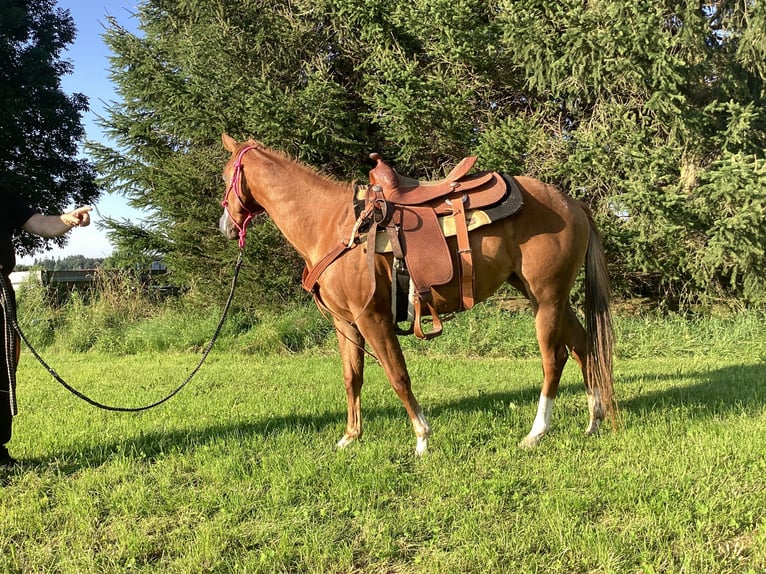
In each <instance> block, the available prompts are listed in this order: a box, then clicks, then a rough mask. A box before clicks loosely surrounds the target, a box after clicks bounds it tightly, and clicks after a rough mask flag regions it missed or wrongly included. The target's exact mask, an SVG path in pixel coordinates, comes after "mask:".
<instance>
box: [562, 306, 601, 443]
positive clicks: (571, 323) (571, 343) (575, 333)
mask: <svg viewBox="0 0 766 574" xmlns="http://www.w3.org/2000/svg"><path fill="white" fill-rule="evenodd" d="M564 341H565V342H566V345H567V347H569V350H570V351H571V353H572V357H574V359H575V361H577V364H578V365H580V370H581V371H582V376H583V381H585V392H586V394H587V396H588V414H589V420H588V427H587V428H586V430H585V434H588V435H592V434H596V432H598V427H599V426H600V425H601V423H602V422H603V420H604V404H603V402H602V400H601V394H600V393H599V391H598V389H591V388H589V387H588V377H587V372H586V370H587V368H588V364H587V361H586V357H587V354H586V343H585V341H586V338H585V329H584V328H583V326H582V324H581V323H580V321H579V320H578V319H577V315H576V314H575V312H574V310H573V309H572V308H571V307H570V308H569V309H567V313H566V315H565V317H564Z"/></svg>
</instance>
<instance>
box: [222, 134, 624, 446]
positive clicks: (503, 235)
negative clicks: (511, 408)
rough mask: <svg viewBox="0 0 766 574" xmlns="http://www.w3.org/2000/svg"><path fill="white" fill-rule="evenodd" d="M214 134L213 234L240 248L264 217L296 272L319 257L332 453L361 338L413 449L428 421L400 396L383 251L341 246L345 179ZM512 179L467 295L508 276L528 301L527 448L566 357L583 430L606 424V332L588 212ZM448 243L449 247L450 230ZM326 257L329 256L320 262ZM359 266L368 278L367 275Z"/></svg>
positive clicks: (599, 256) (542, 425) (356, 371)
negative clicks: (335, 371)
mask: <svg viewBox="0 0 766 574" xmlns="http://www.w3.org/2000/svg"><path fill="white" fill-rule="evenodd" d="M222 141H223V146H224V148H225V149H226V150H227V151H229V152H230V153H231V157H230V159H229V161H228V163H227V164H226V166H225V167H224V170H223V177H224V181H225V183H226V191H225V194H224V199H223V202H222V205H223V206H224V211H223V214H222V216H221V218H220V220H219V229H220V231H221V233H222V234H223V235H224V236H225V237H227V238H229V239H237V238H239V240H240V246H243V245H244V240H245V233H246V229H247V226H248V224H249V223H250V222H251V220H252V219H253V217H255V216H256V215H258V214H260V213H263V212H265V213H266V214H267V215H268V216H269V217H270V218H271V219H272V221H273V222H274V224H275V225H276V226H277V227H278V228H279V230H280V231H281V233H282V234H283V235H284V237H285V238H286V239H287V241H288V242H289V243H290V244H291V245H292V246H293V247H294V248H295V249H296V250H297V252H298V253H299V254H300V256H301V257H302V258H303V260H304V261H305V263H306V269H307V271H310V270H315V269H317V266H318V265H320V264H321V263H322V262H325V263H324V265H325V266H326V267H325V268H324V269H323V270H322V271H321V275H319V277H318V279H317V280H316V286H317V288H318V293H319V294H320V296H321V307H320V308H323V309H324V310H326V311H328V312H329V313H328V314H329V316H331V318H332V321H333V323H334V327H335V330H336V332H337V333H336V334H337V339H338V346H339V350H340V356H341V360H342V365H343V380H344V383H345V388H346V396H347V403H348V404H347V407H348V416H347V422H346V429H345V432H344V434H343V436H342V437H341V439H340V440H339V441H338V443H337V447H338V448H344V447H346V446H348V445H349V444H351V443H353V442H354V441H357V440H358V439H360V438H361V436H362V414H361V390H362V383H363V376H364V360H365V353H366V352H367V351H366V349H365V345H366V344H367V345H369V347H370V348H371V349H372V352H373V353H374V356H375V357H377V360H378V361H379V363H380V365H381V366H382V368H383V369H384V371H385V374H386V377H387V378H388V381H389V383H390V384H391V387H392V388H393V389H394V391H395V392H396V394H397V395H398V397H399V399H400V400H401V402H402V404H403V406H404V408H405V410H406V411H407V415H408V416H409V418H410V421H411V423H412V428H413V430H414V433H415V437H416V446H415V453H416V454H417V455H422V454H424V453H425V452H427V450H428V438H429V434H430V432H431V427H430V426H429V423H428V421H427V419H426V417H425V415H424V413H423V410H422V409H421V407H420V405H419V404H418V401H417V400H416V398H415V395H414V394H413V392H412V384H411V380H410V376H409V374H408V371H407V365H406V363H405V358H404V354H403V352H402V348H401V346H400V343H399V340H398V337H397V334H396V332H395V317H394V316H393V312H392V309H391V290H392V286H391V275H392V271H391V266H392V255H391V254H390V253H383V254H377V253H376V254H375V255H374V258H373V260H372V264H371V263H370V261H369V260H368V258H367V255H366V253H365V251H366V249H364V248H363V247H361V246H359V245H358V244H357V245H355V244H353V243H352V242H351V241H349V239H350V235H351V234H352V233H353V231H352V230H353V229H354V225H355V223H356V221H357V213H356V212H355V210H354V207H353V205H352V198H353V196H354V193H355V192H354V186H353V183H351V182H341V181H338V180H336V179H334V178H332V177H329V176H327V175H324V174H322V173H320V172H319V171H318V170H316V169H315V168H313V167H310V166H308V165H305V164H303V163H301V162H298V161H296V160H294V159H293V158H291V157H290V156H289V155H288V154H285V153H283V152H280V151H276V150H273V149H269V148H268V147H267V146H265V145H263V144H261V143H259V142H257V141H254V140H252V139H250V140H247V141H244V142H238V141H237V140H235V139H234V138H232V137H231V136H229V135H227V134H226V133H224V134H223V135H222ZM513 179H514V180H515V182H516V184H517V186H518V187H519V188H520V189H521V193H522V197H523V207H522V208H521V210H520V211H519V212H518V213H516V214H515V215H513V216H511V217H507V218H504V219H501V220H499V221H496V222H494V223H491V224H489V225H486V226H484V227H481V228H479V229H476V230H474V231H472V232H471V234H470V248H471V250H472V252H473V253H474V258H473V259H474V262H473V263H474V274H475V275H474V279H475V286H474V296H475V298H476V301H477V302H479V301H483V300H486V299H487V298H488V297H490V296H491V295H492V294H494V293H495V292H496V291H497V290H498V289H499V288H500V286H502V285H503V284H505V283H509V284H510V285H512V286H514V287H515V288H516V289H518V290H519V291H520V293H521V294H523V295H524V297H526V298H527V299H528V300H529V302H530V306H531V309H532V311H533V314H534V321H535V329H536V335H537V341H538V345H539V350H540V355H541V359H542V367H543V382H542V388H541V392H540V397H539V401H538V406H537V412H536V415H535V418H534V421H533V423H532V427H531V430H530V431H529V434H527V435H526V436H525V437H524V438H523V439H522V440H521V442H520V443H519V446H520V447H522V448H531V447H534V446H536V445H537V444H538V443H539V441H540V440H541V438H542V437H543V436H544V435H545V434H546V433H547V432H548V430H549V429H550V427H551V413H552V409H553V404H554V400H555V398H556V393H557V391H558V387H559V381H560V378H561V375H562V371H563V369H564V365H565V363H566V362H567V360H568V358H569V356H570V354H571V356H572V357H574V359H575V361H576V362H577V364H578V365H579V367H580V369H581V371H582V376H583V381H584V385H585V391H586V396H587V403H588V411H589V420H588V425H587V427H586V433H587V434H588V435H594V434H596V433H597V431H598V430H599V426H600V425H601V423H602V422H603V421H604V420H605V419H606V418H609V419H610V420H611V422H612V426H613V427H615V426H616V422H615V420H616V416H615V415H616V409H617V403H616V398H615V396H614V382H613V374H612V360H613V349H614V344H615V339H614V331H613V327H612V318H611V312H610V293H609V276H608V272H607V263H606V256H605V253H604V248H603V245H602V241H601V238H600V235H599V232H598V230H597V227H596V224H595V222H594V220H593V216H592V214H591V211H590V210H589V208H588V207H587V206H586V205H585V204H583V203H582V202H580V201H578V200H575V199H574V198H572V197H570V196H568V195H566V194H564V193H562V192H561V191H559V190H558V189H557V188H555V187H554V186H552V185H548V184H545V183H543V182H541V181H538V180H536V179H533V178H530V177H521V176H517V177H514V178H513ZM339 246H340V248H339ZM450 248H451V249H453V250H454V249H455V238H454V237H452V238H450ZM331 253H335V255H334V257H330V259H328V254H331ZM328 260H329V261H331V262H330V263H329V264H328V263H327V261H328ZM583 265H584V267H585V273H584V277H585V278H584V290H585V301H584V316H585V317H584V318H585V327H583V325H582V324H581V323H580V321H579V319H578V317H577V315H576V313H575V311H574V309H573V308H572V305H571V303H570V292H571V290H572V288H573V285H574V283H575V279H576V277H577V276H578V274H579V271H580V269H581V268H582V267H583ZM370 273H374V274H375V279H377V280H375V281H371V277H370ZM456 275H457V274H456ZM304 277H305V272H304ZM458 281H459V277H455V278H453V280H452V282H451V283H449V284H446V285H443V286H439V287H435V288H434V289H433V293H432V296H433V302H434V308H435V309H437V310H438V311H439V312H451V311H455V310H458V311H459V310H460V289H459V285H457V282H458ZM371 291H372V292H371ZM318 304H320V302H319V301H318Z"/></svg>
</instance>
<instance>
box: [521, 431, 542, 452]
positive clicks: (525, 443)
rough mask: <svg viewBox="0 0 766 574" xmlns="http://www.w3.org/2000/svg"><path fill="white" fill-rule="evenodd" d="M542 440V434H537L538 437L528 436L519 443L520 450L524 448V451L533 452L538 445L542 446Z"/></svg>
mask: <svg viewBox="0 0 766 574" xmlns="http://www.w3.org/2000/svg"><path fill="white" fill-rule="evenodd" d="M542 438H543V435H541V434H536V435H532V434H528V435H527V436H525V437H524V438H523V439H521V441H520V442H519V448H522V449H524V450H531V449H533V448H535V447H536V446H537V445H538V444H540V439H542Z"/></svg>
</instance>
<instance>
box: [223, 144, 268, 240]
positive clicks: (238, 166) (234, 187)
mask: <svg viewBox="0 0 766 574" xmlns="http://www.w3.org/2000/svg"><path fill="white" fill-rule="evenodd" d="M257 147H258V146H257V145H249V146H246V147H243V148H242V149H241V150H239V153H238V154H237V160H236V161H235V162H234V173H232V174H231V180H230V181H229V186H228V187H227V188H226V194H225V195H224V196H223V201H222V202H221V205H222V206H223V208H224V210H226V214H227V215H228V216H229V219H231V222H232V223H233V224H234V226H235V227H236V228H237V231H239V248H240V249H242V248H243V247H244V246H245V235H247V225H248V223H250V220H251V219H253V217H255V216H256V215H259V214H261V213H263V212H264V211H265V209H263V208H262V207H261V206H260V205H259V206H258V209H256V210H255V211H250V209H248V207H247V205H245V200H244V199H242V184H241V182H242V158H243V157H244V155H245V154H246V153H247V152H249V151H250V150H251V149H256V148H257ZM230 191H234V195H236V196H237V201H239V205H240V206H241V207H242V209H243V210H244V211H245V213H247V215H246V216H245V220H244V221H243V222H242V225H240V224H239V223H237V220H236V219H234V218H233V217H232V215H231V212H230V211H229V192H230ZM256 205H257V204H256Z"/></svg>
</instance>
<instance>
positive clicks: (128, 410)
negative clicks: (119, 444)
mask: <svg viewBox="0 0 766 574" xmlns="http://www.w3.org/2000/svg"><path fill="white" fill-rule="evenodd" d="M243 257H244V249H240V250H239V257H238V258H237V264H236V266H235V268H234V277H233V278H232V280H231V290H230V291H229V298H228V299H227V301H226V305H225V306H224V308H223V314H222V315H221V320H220V321H218V326H217V327H216V329H215V332H214V333H213V337H212V338H211V339H210V342H209V343H208V344H207V346H206V347H205V349H204V351H203V352H202V358H201V359H200V361H199V363H197V366H196V367H194V369H192V371H191V372H190V373H189V376H188V377H186V380H185V381H184V382H183V383H181V384H180V385H179V386H178V387H176V388H175V389H174V390H173V391H172V392H171V393H170V394H169V395H167V396H166V397H165V398H163V399H160V400H159V401H157V402H154V403H152V404H150V405H145V406H142V407H113V406H109V405H105V404H102V403H100V402H98V401H95V400H93V399H91V398H90V397H88V396H86V395H85V394H83V393H81V392H80V391H78V390H77V389H75V388H74V387H72V386H71V385H70V384H69V383H67V382H66V381H65V380H64V379H62V378H61V376H60V375H59V374H58V373H57V372H56V371H55V370H53V368H51V367H50V366H49V365H48V363H46V362H45V360H44V359H43V358H42V357H41V356H40V354H39V353H38V352H37V351H36V350H35V348H34V347H32V344H31V343H30V342H29V340H28V339H27V338H26V336H25V335H24V333H23V332H22V331H21V328H20V327H19V324H18V321H17V320H16V317H15V316H13V317H11V320H12V325H13V328H14V329H15V330H16V332H17V333H18V334H19V337H21V340H22V341H24V344H25V345H26V346H27V347H28V348H29V350H30V351H31V352H32V354H33V355H34V356H35V358H36V359H37V360H38V361H39V362H40V364H41V365H42V366H43V367H45V369H46V370H47V371H48V373H50V375H51V376H52V377H53V378H54V379H56V380H57V381H58V382H59V383H61V385H62V386H63V387H64V388H65V389H66V390H68V391H69V392H70V393H72V394H73V395H75V396H76V397H78V398H80V399H82V400H83V401H85V402H86V403H88V404H90V405H93V406H94V407H98V408H99V409H103V410H105V411H116V412H123V413H137V412H140V411H146V410H149V409H152V408H154V407H157V406H159V405H161V404H162V403H164V402H166V401H168V400H170V399H171V398H173V397H174V396H175V395H177V394H178V393H179V392H180V391H181V389H183V388H184V387H185V386H186V385H187V384H189V382H190V381H191V380H192V379H193V378H194V375H196V374H197V371H199V370H200V368H202V365H203V364H204V362H205V360H206V359H207V356H208V355H209V354H210V351H211V350H212V349H213V345H214V344H215V342H216V340H217V339H218V336H219V335H220V334H221V329H222V328H223V324H224V322H225V321H226V315H227V314H228V312H229V307H231V302H232V300H233V299H234V289H235V288H236V286H237V278H238V277H239V270H240V267H242V260H243ZM2 282H3V297H6V296H7V295H6V290H7V286H6V284H5V276H3V279H2ZM7 319H8V317H7V316H6V320H7Z"/></svg>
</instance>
